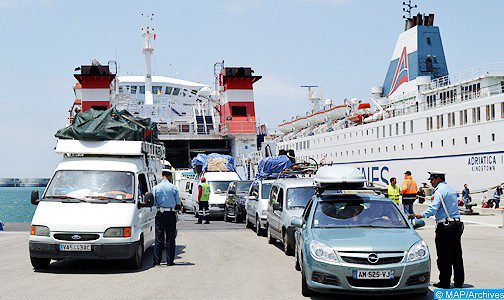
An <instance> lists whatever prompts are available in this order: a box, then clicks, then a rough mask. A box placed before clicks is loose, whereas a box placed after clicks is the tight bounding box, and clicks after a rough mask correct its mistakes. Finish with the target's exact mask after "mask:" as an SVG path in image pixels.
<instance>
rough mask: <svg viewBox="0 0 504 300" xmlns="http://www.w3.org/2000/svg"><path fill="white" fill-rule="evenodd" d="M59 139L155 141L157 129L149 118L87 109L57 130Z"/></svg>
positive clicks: (121, 112)
mask: <svg viewBox="0 0 504 300" xmlns="http://www.w3.org/2000/svg"><path fill="white" fill-rule="evenodd" d="M55 136H56V137H57V138H59V139H75V140H83V141H108V140H126V141H146V142H151V143H153V142H155V141H157V127H156V124H155V123H153V122H151V120H150V119H149V118H145V119H144V118H139V117H134V116H132V115H131V114H130V113H129V112H128V111H126V110H120V111H118V110H116V109H115V108H109V109H107V110H105V111H100V110H94V109H89V110H87V111H85V112H82V113H79V114H77V116H76V117H75V119H74V121H73V123H72V124H71V125H69V126H67V127H65V128H62V129H60V130H58V131H57V132H56V134H55Z"/></svg>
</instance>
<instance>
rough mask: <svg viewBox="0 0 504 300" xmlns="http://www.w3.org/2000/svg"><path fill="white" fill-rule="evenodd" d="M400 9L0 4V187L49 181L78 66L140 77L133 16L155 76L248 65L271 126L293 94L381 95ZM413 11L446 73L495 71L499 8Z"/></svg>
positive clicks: (334, 3) (208, 77)
mask: <svg viewBox="0 0 504 300" xmlns="http://www.w3.org/2000/svg"><path fill="white" fill-rule="evenodd" d="M401 3H402V1H397V0H394V1H391V0H383V1H376V0H289V1H287V0H270V1H266V0H248V1H245V0H235V1H231V0H222V1H210V0H208V1H90V0H88V1H58V0H0V41H1V46H0V89H1V92H0V128H1V130H0V141H1V144H2V152H1V155H0V177H49V176H50V175H51V173H52V171H53V169H54V167H55V166H56V164H57V162H58V160H59V157H58V156H57V155H55V154H54V153H53V148H54V146H55V142H56V139H55V138H54V133H55V132H56V130H57V129H59V128H61V127H63V126H64V125H65V122H66V118H67V110H68V108H69V107H70V105H71V103H72V101H73V92H72V85H73V84H74V83H75V79H74V78H73V69H74V68H75V67H76V66H79V65H81V64H88V63H89V62H90V60H91V59H94V58H96V59H98V60H99V61H101V62H103V63H106V62H107V61H109V60H112V59H115V58H116V49H117V57H118V61H119V64H120V73H122V74H126V73H142V71H143V67H144V65H143V56H142V54H141V52H140V48H141V45H142V40H141V37H140V28H141V26H142V25H143V24H144V19H143V18H142V17H141V15H140V13H141V12H152V13H154V14H155V24H154V25H155V29H156V32H157V40H156V45H155V48H156V49H155V58H154V73H155V74H158V75H168V76H173V77H178V78H182V79H187V80H193V81H200V82H204V83H208V84H212V83H213V81H212V76H213V74H212V72H213V64H214V63H215V62H217V61H220V60H222V59H224V60H225V63H226V65H227V66H251V67H252V68H253V69H254V70H255V74H257V75H262V76H263V79H262V80H261V81H259V82H258V83H257V84H256V85H255V100H256V111H257V115H258V116H259V117H260V119H261V121H263V122H265V123H268V124H269V126H270V127H274V126H275V125H277V124H278V123H280V122H281V121H282V120H283V119H284V118H287V117H289V116H291V115H294V114H302V113H304V112H305V111H306V110H307V109H308V107H309V104H308V102H307V101H306V92H305V91H304V90H303V89H301V88H300V87H299V86H300V85H305V84H318V85H320V86H322V88H323V92H324V96H325V97H326V98H331V99H333V100H334V101H335V102H336V103H338V102H341V101H342V99H343V98H345V97H347V98H351V97H358V98H365V97H368V96H369V94H370V88H371V87H372V86H379V85H381V84H382V83H383V79H384V76H385V73H386V70H387V67H388V61H389V60H390V56H391V55H392V51H393V48H394V45H395V41H396V38H397V36H398V34H399V33H400V32H401V31H402V30H403V26H404V25H403V20H402V19H401V16H402V8H401ZM417 4H418V5H419V9H418V10H417V11H419V12H434V13H435V14H436V19H435V25H438V26H440V28H441V35H442V37H443V43H444V48H445V54H446V57H447V63H448V69H449V71H450V72H456V71H459V70H462V69H465V68H469V67H472V66H474V65H477V64H481V63H486V62H501V61H503V50H504V38H503V35H502V24H501V21H500V19H501V18H502V11H503V9H504V2H502V1H499V0H485V1H469V0H458V1H446V0H443V1H440V0H437V1H433V0H425V1H417ZM116 32H117V39H116ZM116 40H117V43H116ZM116 45H117V47H116Z"/></svg>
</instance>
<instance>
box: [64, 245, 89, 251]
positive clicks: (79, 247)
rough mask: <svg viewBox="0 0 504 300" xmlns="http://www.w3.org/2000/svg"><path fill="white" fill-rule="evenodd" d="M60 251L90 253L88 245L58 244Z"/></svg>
mask: <svg viewBox="0 0 504 300" xmlns="http://www.w3.org/2000/svg"><path fill="white" fill-rule="evenodd" d="M59 248H60V251H91V245H90V244H60V247H59Z"/></svg>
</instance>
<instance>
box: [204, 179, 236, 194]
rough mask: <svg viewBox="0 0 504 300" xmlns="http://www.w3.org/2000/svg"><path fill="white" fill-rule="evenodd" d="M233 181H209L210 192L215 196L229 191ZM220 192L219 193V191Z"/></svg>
mask: <svg viewBox="0 0 504 300" xmlns="http://www.w3.org/2000/svg"><path fill="white" fill-rule="evenodd" d="M230 183H231V181H209V182H208V184H209V185H210V191H211V192H212V193H214V194H218V193H224V192H225V191H227V189H228V187H229V184H230ZM217 190H219V191H217Z"/></svg>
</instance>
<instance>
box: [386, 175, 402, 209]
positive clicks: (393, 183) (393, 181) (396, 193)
mask: <svg viewBox="0 0 504 300" xmlns="http://www.w3.org/2000/svg"><path fill="white" fill-rule="evenodd" d="M387 190H388V198H389V199H390V200H392V201H393V202H394V203H395V204H397V205H400V204H401V201H400V197H401V192H400V190H399V186H398V185H397V178H395V177H392V178H390V184H389V185H387Z"/></svg>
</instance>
